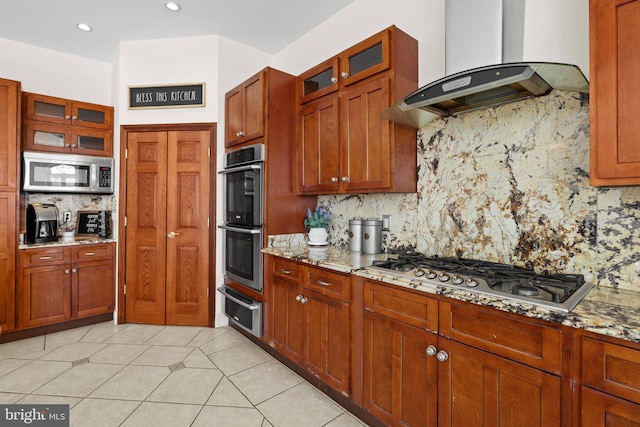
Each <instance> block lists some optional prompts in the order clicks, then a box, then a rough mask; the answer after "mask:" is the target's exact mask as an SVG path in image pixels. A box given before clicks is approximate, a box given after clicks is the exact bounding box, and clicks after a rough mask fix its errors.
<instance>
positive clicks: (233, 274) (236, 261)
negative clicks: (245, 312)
mask: <svg viewBox="0 0 640 427" xmlns="http://www.w3.org/2000/svg"><path fill="white" fill-rule="evenodd" d="M220 228H221V229H222V230H223V231H224V239H223V253H224V255H223V260H224V266H223V268H224V276H225V277H226V278H227V279H231V280H233V281H236V282H238V283H240V284H241V285H244V286H247V287H249V288H251V289H253V290H255V291H257V292H260V293H262V252H261V250H262V228H238V227H230V226H228V225H221V226H220Z"/></svg>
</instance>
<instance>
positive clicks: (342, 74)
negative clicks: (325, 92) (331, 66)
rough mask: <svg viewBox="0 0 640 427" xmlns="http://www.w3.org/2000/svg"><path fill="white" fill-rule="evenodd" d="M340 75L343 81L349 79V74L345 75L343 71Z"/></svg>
mask: <svg viewBox="0 0 640 427" xmlns="http://www.w3.org/2000/svg"><path fill="white" fill-rule="evenodd" d="M340 75H341V76H342V78H343V79H346V78H347V77H349V73H347V72H346V71H343V72H342V73H340Z"/></svg>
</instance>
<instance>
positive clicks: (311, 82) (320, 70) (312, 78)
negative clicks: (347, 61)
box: [296, 56, 339, 104]
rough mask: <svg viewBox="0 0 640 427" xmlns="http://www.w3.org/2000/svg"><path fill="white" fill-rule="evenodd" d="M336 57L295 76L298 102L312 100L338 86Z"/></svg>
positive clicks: (334, 89)
mask: <svg viewBox="0 0 640 427" xmlns="http://www.w3.org/2000/svg"><path fill="white" fill-rule="evenodd" d="M338 64H339V62H338V57H337V56H334V57H333V58H329V59H327V60H326V61H324V62H322V63H320V64H318V65H316V66H315V67H313V68H311V69H309V70H307V71H305V72H304V73H302V74H300V75H299V76H298V77H297V78H296V97H297V100H298V103H300V104H302V103H305V102H309V101H313V100H314V99H317V98H320V97H321V96H324V95H327V94H329V93H332V92H335V91H337V90H338V88H339V83H338V82H339V79H338V74H339V66H338Z"/></svg>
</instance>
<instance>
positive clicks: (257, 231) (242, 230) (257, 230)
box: [218, 225, 262, 234]
mask: <svg viewBox="0 0 640 427" xmlns="http://www.w3.org/2000/svg"><path fill="white" fill-rule="evenodd" d="M218 228H222V229H223V230H229V231H237V232H238V233H249V234H260V233H262V229H261V228H239V227H231V226H229V225H219V226H218Z"/></svg>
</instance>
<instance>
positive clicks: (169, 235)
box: [167, 231, 180, 239]
mask: <svg viewBox="0 0 640 427" xmlns="http://www.w3.org/2000/svg"><path fill="white" fill-rule="evenodd" d="M179 235H180V233H176V232H175V231H172V232H170V233H169V234H167V237H168V238H170V239H175V238H176V237H177V236H179Z"/></svg>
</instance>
